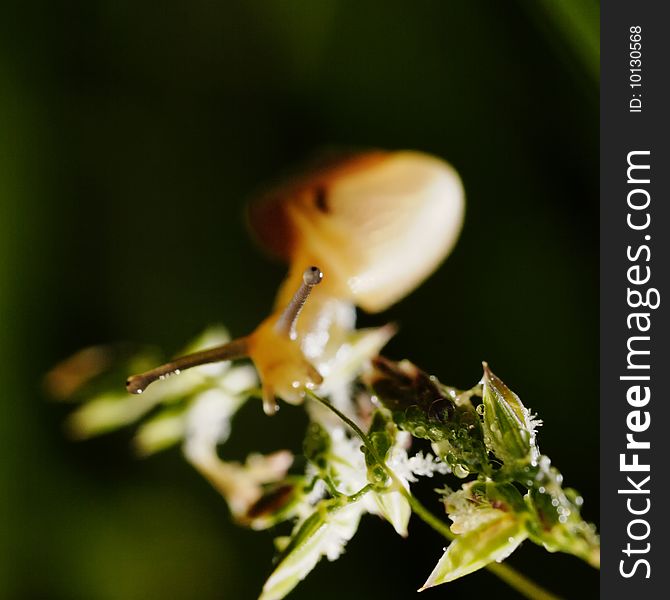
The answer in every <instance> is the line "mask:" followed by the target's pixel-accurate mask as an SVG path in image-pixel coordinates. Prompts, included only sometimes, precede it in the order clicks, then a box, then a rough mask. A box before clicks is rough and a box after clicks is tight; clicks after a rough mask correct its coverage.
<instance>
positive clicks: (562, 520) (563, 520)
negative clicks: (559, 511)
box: [558, 515, 568, 523]
mask: <svg viewBox="0 0 670 600" xmlns="http://www.w3.org/2000/svg"><path fill="white" fill-rule="evenodd" d="M558 520H559V522H560V523H565V522H567V520H568V517H566V516H565V515H561V516H560V517H558Z"/></svg>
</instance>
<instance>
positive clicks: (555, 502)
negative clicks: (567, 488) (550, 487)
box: [551, 498, 559, 506]
mask: <svg viewBox="0 0 670 600" xmlns="http://www.w3.org/2000/svg"><path fill="white" fill-rule="evenodd" d="M558 504H559V502H558V500H557V499H556V498H554V499H553V500H552V501H551V505H552V506H558Z"/></svg>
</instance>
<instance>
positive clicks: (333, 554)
mask: <svg viewBox="0 0 670 600" xmlns="http://www.w3.org/2000/svg"><path fill="white" fill-rule="evenodd" d="M327 502H328V501H325V502H321V503H319V505H317V509H316V511H315V512H314V513H312V515H311V516H310V517H308V518H307V519H306V520H305V521H304V522H303V523H302V525H301V526H300V528H299V529H298V531H297V533H296V534H295V535H294V537H293V539H292V540H291V542H290V543H289V545H288V547H287V548H286V550H285V552H284V554H283V555H282V557H281V558H280V561H279V564H278V565H277V567H276V568H275V570H274V571H273V573H272V574H271V575H270V577H269V578H268V580H267V581H266V582H265V585H264V586H263V592H262V593H261V596H260V598H259V600H280V599H281V598H283V597H284V596H286V594H288V593H289V592H290V591H291V590H292V589H293V588H294V587H295V586H296V585H298V583H300V581H302V580H303V579H304V578H305V577H306V576H307V575H308V574H309V572H310V571H311V570H312V569H313V568H314V567H315V566H316V564H317V563H318V562H319V560H320V559H321V557H322V556H326V557H327V558H328V560H331V561H333V560H336V559H337V558H339V556H340V555H341V554H342V552H343V551H344V545H345V544H346V542H348V541H349V540H350V539H351V538H352V537H353V536H354V534H355V533H356V530H357V529H358V523H359V521H360V517H361V514H362V506H361V505H360V503H354V504H350V505H345V506H342V507H337V508H335V509H332V510H330V511H328V510H325V509H324V508H325V506H326V505H327Z"/></svg>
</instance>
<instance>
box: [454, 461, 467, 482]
mask: <svg viewBox="0 0 670 600" xmlns="http://www.w3.org/2000/svg"><path fill="white" fill-rule="evenodd" d="M453 473H454V475H456V477H458V478H459V479H463V478H464V477H467V476H468V475H470V469H468V468H467V467H466V466H465V465H461V464H457V465H454V469H453Z"/></svg>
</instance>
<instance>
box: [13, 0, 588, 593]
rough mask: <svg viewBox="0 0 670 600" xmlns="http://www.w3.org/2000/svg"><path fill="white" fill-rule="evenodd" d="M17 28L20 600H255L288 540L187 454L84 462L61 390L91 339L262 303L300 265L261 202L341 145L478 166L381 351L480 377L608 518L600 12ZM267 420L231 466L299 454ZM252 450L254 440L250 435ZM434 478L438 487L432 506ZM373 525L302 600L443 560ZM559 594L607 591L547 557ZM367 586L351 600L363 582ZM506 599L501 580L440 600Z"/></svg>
mask: <svg viewBox="0 0 670 600" xmlns="http://www.w3.org/2000/svg"><path fill="white" fill-rule="evenodd" d="M3 12H4V15H3V16H2V18H0V211H1V212H0V316H1V323H2V324H1V329H0V332H1V335H2V339H1V340H0V341H1V343H0V374H1V379H0V381H1V382H2V403H3V407H2V418H1V419H0V439H1V440H2V453H1V455H0V468H1V476H2V480H1V481H0V486H1V487H0V517H1V518H2V525H1V527H2V530H1V532H0V539H1V542H0V597H2V598H12V599H13V598H45V599H63V600H65V599H68V600H69V599H92V600H97V599H100V600H107V599H110V600H112V599H154V598H174V599H186V598H202V599H209V598H226V599H229V598H235V599H237V598H239V599H246V598H255V597H256V596H257V594H258V592H259V590H260V587H261V585H262V582H263V580H264V578H265V577H266V576H267V574H268V573H269V570H270V561H271V557H272V543H271V534H270V533H269V532H262V533H254V532H250V531H247V530H244V529H240V528H238V527H236V526H235V525H233V524H231V523H230V521H229V517H228V514H227V509H226V507H225V503H224V502H223V500H222V499H221V498H219V497H218V496H217V494H216V492H214V491H213V490H212V489H211V488H210V487H209V486H208V484H207V483H206V482H205V481H204V480H203V479H201V478H200V477H199V476H198V475H197V474H196V473H195V472H194V471H193V470H192V469H191V468H190V467H189V466H188V465H187V464H186V463H185V462H184V461H183V460H182V458H181V456H180V453H179V451H178V450H176V449H175V450H172V451H169V452H166V453H164V454H162V455H159V456H156V457H154V458H151V459H148V460H146V461H140V460H136V459H135V458H134V457H133V456H132V453H131V450H130V447H129V444H128V442H129V439H130V432H129V431H122V432H119V433H117V434H113V435H109V436H106V437H104V438H101V439H97V440H93V441H89V442H84V443H73V442H70V441H68V440H67V439H66V438H65V436H64V434H63V432H62V421H63V419H64V417H65V415H66V414H67V412H68V407H66V406H63V405H57V404H50V403H48V402H47V400H46V398H45V396H44V394H43V393H42V391H41V378H42V376H43V374H44V373H45V371H47V370H48V369H49V367H51V366H52V365H53V364H54V363H55V362H57V361H58V360H60V359H62V358H64V357H66V356H67V355H69V354H70V353H72V352H73V351H75V350H77V349H79V348H81V347H82V346H85V345H89V344H93V343H100V342H108V341H115V340H134V341H138V342H143V343H144V342H147V343H152V344H156V345H159V346H161V347H162V348H164V349H165V350H166V351H167V352H171V351H174V350H176V349H178V348H179V347H180V346H181V345H182V344H183V343H184V342H185V341H186V340H188V339H190V338H191V337H192V336H194V335H195V334H197V333H198V332H199V331H200V330H201V329H203V328H204V326H206V325H208V324H211V323H216V322H223V323H224V324H226V325H227V326H228V327H229V328H230V329H231V330H232V332H233V333H234V334H243V333H246V332H247V331H249V330H250V329H251V328H253V327H254V326H255V325H256V323H257V322H258V321H259V320H260V319H261V318H263V317H264V316H265V315H266V314H267V311H268V310H269V308H270V306H271V304H272V300H273V294H274V292H275V289H276V287H277V285H278V284H279V282H280V280H281V278H282V275H283V272H284V267H283V266H281V265H278V264H274V263H272V262H271V261H269V260H267V259H266V258H265V257H264V256H262V255H261V253H260V252H259V251H258V250H257V249H256V248H255V247H254V246H253V244H252V242H251V241H250V239H249V237H248V235H247V233H246V230H245V227H244V224H243V219H242V209H243V206H244V203H245V201H246V199H247V198H248V197H249V196H251V195H253V192H254V190H256V189H257V188H258V187H259V186H260V185H261V184H262V183H263V182H266V181H268V180H271V179H272V178H274V177H275V176H276V175H278V174H280V173H282V172H283V171H285V170H286V169H287V168H289V167H290V166H291V165H293V164H295V163H296V162H299V161H301V160H303V159H305V158H307V157H309V156H310V154H312V153H314V152H315V151H318V150H319V149H323V148H324V147H330V146H345V147H350V146H362V147H368V146H373V147H383V148H415V149H420V150H424V151H427V152H432V153H435V154H438V155H440V156H442V157H444V158H446V159H448V160H449V161H451V162H452V163H453V164H454V165H455V167H456V168H457V169H458V170H459V172H460V173H461V175H462V177H463V180H464V183H465V188H466V192H467V197H468V212H467V217H466V225H465V229H464V231H463V235H462V238H461V240H460V243H459V244H458V246H457V248H456V250H455V251H454V253H453V255H452V256H451V257H450V259H449V260H448V261H447V263H445V265H444V266H443V267H442V268H441V269H440V270H439V271H438V272H437V273H436V274H435V275H434V276H433V277H432V278H431V279H430V280H429V281H428V282H426V284H425V285H423V286H422V287H421V288H420V289H419V290H417V291H416V292H415V293H414V294H412V295H411V297H409V298H407V299H405V300H403V301H402V302H401V303H400V304H398V305H397V306H395V307H393V308H392V309H391V310H390V311H388V313H386V314H384V315H375V316H372V317H371V316H365V315H363V316H362V317H361V322H362V323H364V324H380V323H383V322H385V321H387V320H394V321H397V322H399V323H400V324H401V326H402V329H401V332H400V334H399V335H398V336H397V338H396V339H395V340H393V342H392V343H391V344H390V346H389V347H388V349H387V352H386V353H387V355H389V356H391V357H395V358H401V357H410V358H411V359H412V360H413V361H414V362H416V363H418V364H419V365H421V366H423V367H424V368H425V369H427V370H429V371H431V372H433V373H435V374H437V375H439V376H440V378H441V379H442V380H443V381H445V382H446V383H449V384H453V385H456V386H463V387H464V386H470V385H472V384H474V383H475V382H476V381H477V380H478V379H479V377H480V374H481V369H480V361H481V360H482V359H486V360H488V361H489V363H490V364H491V366H492V368H493V369H494V370H495V371H496V373H497V374H498V375H500V376H501V377H502V378H503V379H504V380H505V381H506V382H507V383H508V384H509V385H510V386H511V387H512V388H513V389H514V390H515V391H516V392H517V393H519V395H520V396H521V398H522V400H524V402H525V404H526V405H527V406H530V407H531V408H532V409H533V410H535V411H537V412H538V413H539V415H540V417H541V418H543V419H544V421H545V426H544V427H543V428H542V429H541V430H540V438H539V441H540V447H541V449H542V451H543V452H545V453H547V454H549V455H550V456H551V457H552V459H553V460H554V463H555V464H556V465H557V466H558V467H559V469H561V470H562V471H563V473H564V475H565V479H566V483H567V484H568V485H571V486H574V487H576V488H578V489H579V490H580V491H581V492H582V493H583V495H584V497H585V500H586V503H585V506H584V515H585V517H586V518H588V519H591V520H594V521H596V522H598V505H599V490H598V416H597V415H598V384H597V381H598V355H597V352H598V309H597V301H598V291H597V290H598V270H597V269H598V267H597V265H598V256H597V248H598V222H597V210H598V60H599V59H598V17H599V14H598V13H599V8H598V4H597V3H596V2H595V1H594V0H574V1H570V2H567V1H563V2H553V1H551V0H543V1H530V0H529V1H508V2H498V1H494V0H491V1H478V2H458V1H450V2H446V1H442V2H438V1H434V2H430V1H423V2H401V1H396V0H385V1H383V2H382V1H379V2H373V1H359V2H354V1H344V0H321V1H319V2H297V1H293V2H242V1H239V2H230V1H229V2H224V1H219V2H212V1H206V0H195V1H191V2H185V1H183V0H182V1H173V2H163V3H148V2H146V3H138V2H129V1H124V0H109V1H96V2H92V1H90V0H74V1H70V2H51V1H50V2H47V1H41V2H40V1H38V2H25V3H17V4H15V5H13V6H6V5H5V8H4V11H3ZM303 426H304V419H303V417H302V416H301V413H300V409H295V408H291V407H286V408H285V409H284V410H282V411H281V413H280V415H278V416H277V417H276V418H274V419H272V420H270V419H267V418H266V417H264V416H263V414H262V412H261V410H260V406H255V405H254V406H248V407H246V408H245V410H244V411H243V412H242V414H241V415H240V417H239V419H238V421H237V422H236V430H235V433H234V435H233V438H232V439H231V441H230V443H229V445H227V446H225V447H224V450H223V453H224V455H225V456H226V457H233V458H237V457H240V456H243V455H244V454H245V453H246V452H247V451H249V450H254V449H256V450H257V449H259V448H258V444H257V443H256V442H255V441H254V439H253V438H255V437H256V435H257V433H256V432H258V431H260V432H261V433H262V436H263V439H262V443H261V446H262V447H261V448H260V449H263V450H269V449H273V448H278V447H286V446H288V447H293V448H297V447H299V443H300V439H301V435H302V428H303ZM251 431H253V432H254V433H253V438H252V434H251ZM432 487H434V482H433V481H431V480H428V481H427V482H426V483H425V484H423V485H422V486H420V487H419V492H420V494H421V497H422V498H423V499H424V500H425V501H426V502H427V503H430V506H431V507H432V508H433V509H434V510H435V511H438V510H440V506H439V505H438V504H437V503H436V502H435V500H434V496H433V494H432V492H431V489H432ZM410 532H411V533H410V537H409V538H408V539H406V540H403V539H400V538H399V537H397V536H396V535H395V534H394V533H393V531H392V529H391V527H389V526H388V525H387V524H385V523H383V522H382V521H381V520H379V519H377V518H374V517H368V518H366V519H365V520H364V521H363V524H362V526H361V529H360V530H359V534H358V535H357V536H356V537H355V538H354V540H353V541H352V542H351V543H350V544H349V546H348V548H347V552H346V554H345V555H344V557H343V558H341V559H340V560H339V561H338V562H336V563H332V564H331V563H327V562H324V563H321V564H320V565H319V566H318V567H317V569H316V570H315V572H313V573H312V574H311V575H310V576H309V578H308V579H307V580H306V581H305V582H304V583H303V584H302V585H301V586H300V587H299V588H298V589H297V590H296V591H295V593H294V594H293V597H294V598H296V599H298V598H303V599H308V598H315V597H319V598H322V599H330V598H342V597H352V598H376V597H379V598H382V597H387V598H388V597H393V598H413V597H415V596H414V590H416V589H417V588H418V587H419V585H420V584H421V583H422V582H423V581H424V579H425V578H426V576H427V575H428V573H429V572H430V571H431V569H432V567H433V566H434V564H435V562H436V561H437V559H438V557H439V556H440V555H441V549H442V547H443V545H444V542H443V540H441V539H440V538H439V537H438V536H437V534H435V533H434V532H432V531H431V530H428V529H427V528H426V527H425V526H424V525H423V523H421V522H419V521H414V520H413V521H412V523H411V526H410ZM510 562H511V564H513V565H515V566H517V567H518V568H519V569H521V570H523V571H524V572H525V573H527V574H529V575H531V576H532V577H534V578H535V579H537V580H538V581H539V582H541V583H542V584H544V585H545V586H547V587H548V588H549V589H551V590H553V591H554V592H557V593H560V594H562V595H564V596H565V597H568V598H593V597H596V595H597V590H598V573H597V572H596V571H594V570H592V569H590V568H589V567H587V566H585V565H584V564H582V563H581V562H579V561H578V560H577V559H575V558H572V557H568V556H562V555H553V556H552V555H549V554H548V553H546V552H544V551H543V550H542V549H540V548H538V547H536V546H533V545H531V544H529V543H526V544H525V545H524V546H523V547H522V548H521V549H520V550H519V551H518V552H517V553H515V554H514V555H513V556H512V558H511V559H510ZM354 582H355V591H353V585H354ZM486 592H495V593H497V594H498V596H497V597H499V598H515V597H517V596H516V594H515V593H514V592H512V591H511V590H510V589H509V588H507V587H506V586H505V585H504V584H502V583H500V582H499V581H498V580H496V579H495V578H494V577H493V576H491V575H489V574H488V573H478V574H476V575H474V576H471V577H467V578H465V579H463V580H460V581H457V582H454V583H453V584H449V585H448V586H443V587H440V588H436V589H435V590H431V591H428V592H424V595H426V596H428V597H429V598H430V597H435V598H438V597H449V598H466V597H467V598H471V597H472V596H473V594H478V593H486Z"/></svg>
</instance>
